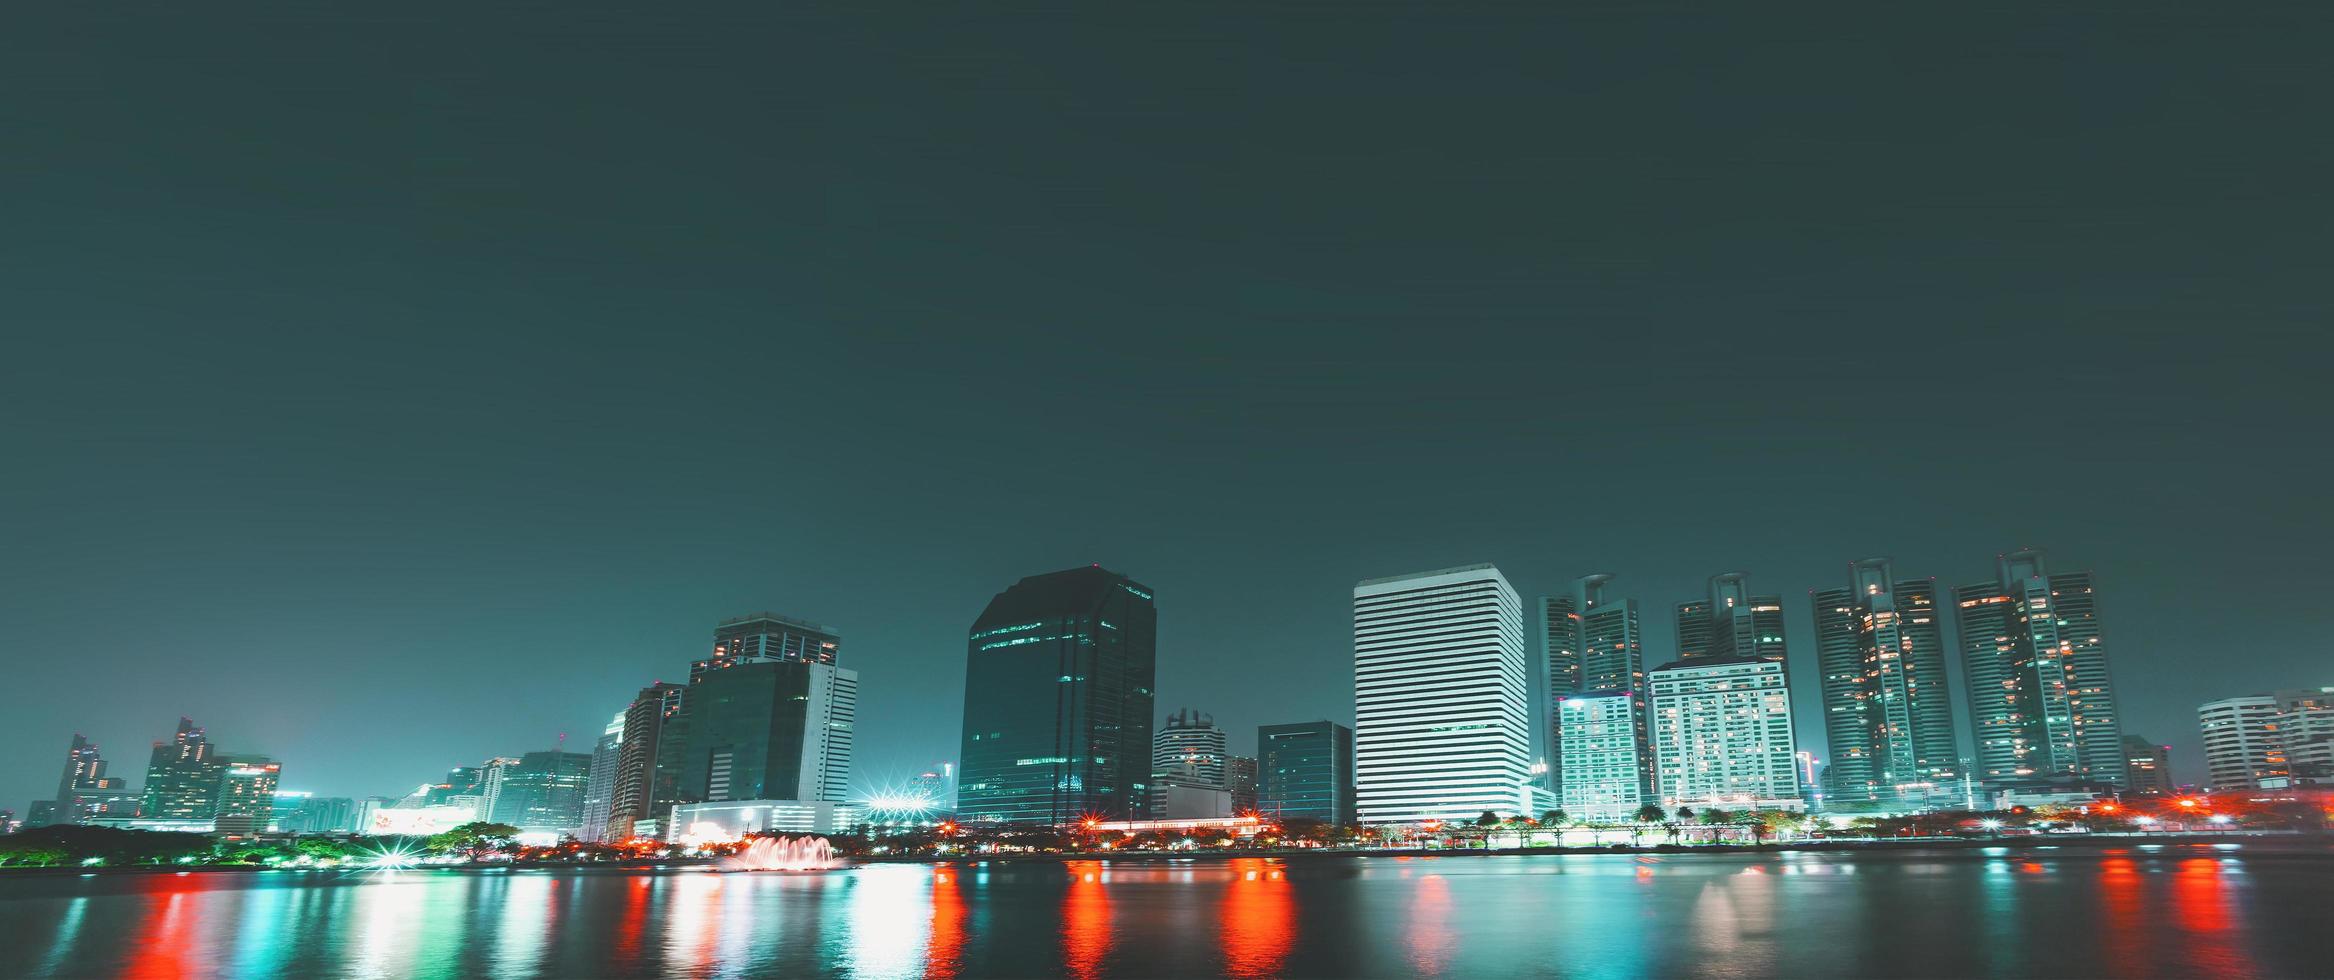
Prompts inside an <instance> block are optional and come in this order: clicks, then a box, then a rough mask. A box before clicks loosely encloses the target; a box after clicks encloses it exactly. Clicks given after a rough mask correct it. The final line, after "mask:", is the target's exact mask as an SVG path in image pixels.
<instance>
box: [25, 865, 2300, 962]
mask: <svg viewBox="0 0 2334 980" xmlns="http://www.w3.org/2000/svg"><path fill="white" fill-rule="evenodd" d="M2330 858H2334V855H2326V854H2320V855H2317V856H2298V855H2296V856H2283V857H2280V856H2275V855H2266V854H2262V853H2260V852H2259V851H2258V849H2256V850H2254V851H2248V852H2246V855H2245V856H2244V857H2237V856H2235V855H2233V854H2231V853H2230V852H2226V851H2215V850H2212V849H2208V848H2171V849H2166V850H2162V851H2150V850H2145V849H2135V848H2115V849H2109V850H2103V851H2083V850H2081V849H2068V850H2060V851H2055V852H2052V853H2051V854H2050V855H2049V856H2047V857H2045V858H2043V859H2041V860H2035V859H2034V858H2033V857H2032V856H2031V852H2028V854H2027V855H2013V854H2008V853H2000V852H1996V851H1993V849H1990V848H1989V849H1987V852H1985V853H1979V852H1975V851H1969V852H1959V853H1943V852H1937V853H1924V854H1865V855H1855V856H1850V855H1841V854H1814V853H1807V854H1790V855H1771V856H1720V855H1674V854H1673V855H1635V856H1631V855H1572V856H1546V857H1531V858H1509V857H1498V858H1482V857H1442V858H1432V859H1411V860H1402V859H1397V860H1382V859H1373V860H1353V859H1346V858H1334V857H1331V858H1299V859H1294V860H1290V861H1283V860H1278V859H1262V858H1243V859H1237V860H1230V861H1221V862H1216V861H1200V862H1191V861H1180V862H1175V863H1166V862H1143V861H1124V860H1121V861H1115V862H1105V861H1086V860H1081V861H1067V862H1060V863H1049V862H1025V863H999V862H985V863H984V862H959V863H952V864H939V865H913V864H899V865H872V866H866V867H860V868H855V869H850V870H847V871H840V872H832V873H824V874H788V873H752V874H713V873H706V872H701V871H674V872H665V873H655V874H633V873H619V872H590V871H585V872H510V873H498V874H476V873H460V872H444V871H401V872H392V873H372V874H362V875H346V876H337V875H331V874H192V875H174V874H161V875H102V876H97V877H94V878H84V877H80V876H78V875H74V876H10V877H0V935H5V936H6V938H7V939H8V940H9V941H8V942H6V943H0V976H10V977H13V976H20V975H34V976H38V975H66V976H88V975H126V976H152V977H164V976H201V975H219V974H224V975H234V976H302V975H314V976H371V977H414V976H438V975H462V976H470V975H477V976H495V977H520V976H594V975H613V976H654V975H670V974H688V975H748V974H783V975H806V974H848V975H851V976H856V977H870V978H894V977H900V978H912V977H921V976H930V977H954V976H996V975H1009V976H1066V977H1077V978H1095V977H1105V976H1116V975H1141V976H1178V975H1200V974H1212V973H1222V974H1225V975H1230V976H1239V977H1268V976H1291V975H1299V976H1476V975H1483V974H1513V973H1534V974H1546V975H1577V976H1635V975H1647V974H1660V975H1674V974H1706V973H1722V974H1730V975H1761V974H1789V975H1805V976H1831V975H1872V976H1887V975H1931V976H1933V975H1940V974H1987V975H2002V976H2017V975H2070V974H2072V975H2094V974H2112V975H2118V976H2149V975H2166V976H2173V975H2202V974H2218V975H2244V974H2268V975H2285V974H2307V973H2311V972H2315V971H2316V970H2317V969H2318V964H2319V963H2320V962H2322V961H2320V960H2318V959H2315V958H2314V957H2315V956H2316V955H2318V954H2317V952H2316V950H2315V949H2314V946H2313V944H2314V942H2315V935H2314V931H2313V929H2312V928H2311V926H2312V925H2314V923H2315V919H2316V917H2317V916H2318V915H2319V914H2321V912H2322V910H2323V908H2325V907H2326V905H2327V904H2328V903H2334V875H2330V874H2328V873H2327V872H2328V871H2330V870H2334V864H2329V863H2328V862H2329V859H2330Z"/></svg>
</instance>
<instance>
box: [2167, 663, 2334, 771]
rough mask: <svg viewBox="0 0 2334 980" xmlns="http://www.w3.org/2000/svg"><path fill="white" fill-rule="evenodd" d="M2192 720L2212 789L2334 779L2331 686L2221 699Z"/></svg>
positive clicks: (2333, 709) (2198, 712) (2200, 710)
mask: <svg viewBox="0 0 2334 980" xmlns="http://www.w3.org/2000/svg"><path fill="white" fill-rule="evenodd" d="M2196 720H2197V727H2198V728H2199V729H2201V730H2202V731H2203V734H2204V763H2205V768H2206V770H2207V771H2208V772H2209V773H2210V774H2211V787H2212V788H2213V789H2215V790H2226V789H2288V788H2291V787H2295V786H2308V785H2317V784H2324V783H2329V782H2334V688H2324V689H2320V690H2314V691H2313V690H2286V691H2278V692H2275V693H2272V694H2256V695H2251V696H2248V697H2241V698H2223V699H2221V700H2219V701H2211V702H2207V703H2206V704H2204V705H2203V706H2202V707H2199V708H2197V709H2196Z"/></svg>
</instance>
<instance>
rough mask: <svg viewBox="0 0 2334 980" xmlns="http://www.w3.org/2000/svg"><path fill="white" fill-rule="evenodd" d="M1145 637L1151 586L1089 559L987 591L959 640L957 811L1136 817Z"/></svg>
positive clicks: (1142, 759) (1145, 712)
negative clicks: (1085, 563)
mask: <svg viewBox="0 0 2334 980" xmlns="http://www.w3.org/2000/svg"><path fill="white" fill-rule="evenodd" d="M1157 638H1158V609H1157V607H1156V605H1155V603H1154V600H1153V598H1152V594H1151V590H1150V589H1148V588H1146V587H1144V586H1143V585H1142V584H1140V583H1138V582H1135V581H1134V580H1132V579H1129V578H1127V577H1126V576H1124V575H1120V574H1118V573H1116V572H1112V571H1109V570H1107V569H1104V568H1103V567H1101V566H1099V565H1090V566H1087V567H1084V568H1073V569H1068V570H1066V571H1060V572H1051V573H1048V574H1044V575H1032V576H1029V577H1028V578H1024V579H1022V580H1021V581H1019V582H1016V583H1014V585H1013V587H1011V588H1009V589H1006V590H1005V591H1003V592H1000V593H997V595H996V597H995V598H992V599H990V600H989V605H988V607H987V608H986V609H984V610H982V611H981V615H980V618H979V619H976V620H974V621H973V625H972V629H971V630H970V635H969V636H968V637H967V638H966V643H965V647H966V650H965V683H964V743H963V752H962V755H961V758H962V767H961V769H960V770H959V776H958V779H957V817H958V819H960V820H978V821H988V822H1010V823H1036V824H1067V823H1070V822H1072V821H1075V820H1078V819H1080V818H1082V817H1087V816H1094V817H1099V818H1101V819H1106V820H1127V819H1139V818H1141V817H1143V816H1144V815H1145V812H1146V811H1147V810H1148V809H1149V807H1148V805H1147V802H1148V798H1149V789H1150V770H1151V767H1150V757H1149V753H1150V749H1151V718H1152V715H1151V712H1152V710H1153V709H1152V700H1153V696H1154V695H1153V691H1154V689H1155V687H1156V685H1157V683H1158V653H1157V650H1158V647H1157Z"/></svg>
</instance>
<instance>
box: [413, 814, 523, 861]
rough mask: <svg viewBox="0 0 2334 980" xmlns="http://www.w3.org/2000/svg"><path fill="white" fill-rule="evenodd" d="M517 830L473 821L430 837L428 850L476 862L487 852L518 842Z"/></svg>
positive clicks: (506, 826)
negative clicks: (459, 856) (465, 857)
mask: <svg viewBox="0 0 2334 980" xmlns="http://www.w3.org/2000/svg"><path fill="white" fill-rule="evenodd" d="M518 837H519V828H517V827H513V826H511V825H510V824H507V823H488V822H486V821H484V820H474V821H472V822H470V823H466V824H463V825H461V826H459V827H456V828H454V829H452V830H449V831H446V832H445V833H442V834H435V835H432V836H431V837H430V839H429V845H428V846H429V849H430V850H433V851H436V852H438V853H440V854H445V853H460V854H462V855H464V856H467V857H469V858H471V859H472V860H476V859H477V858H478V856H479V855H480V854H484V853H486V852H489V851H500V850H507V849H509V848H510V847H511V845H513V844H515V843H517V842H518Z"/></svg>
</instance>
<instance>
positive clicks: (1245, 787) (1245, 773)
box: [1224, 755, 1256, 813]
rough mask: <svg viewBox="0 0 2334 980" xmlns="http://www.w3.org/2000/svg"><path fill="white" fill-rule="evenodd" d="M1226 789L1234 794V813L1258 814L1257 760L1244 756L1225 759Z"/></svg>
mask: <svg viewBox="0 0 2334 980" xmlns="http://www.w3.org/2000/svg"><path fill="white" fill-rule="evenodd" d="M1224 789H1225V791H1227V792H1229V793H1231V794H1232V812H1233V813H1254V812H1256V760H1255V759H1252V758H1249V757H1248V756H1244V755H1235V756H1227V757H1225V759H1224Z"/></svg>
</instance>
